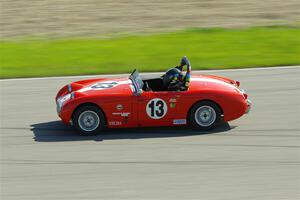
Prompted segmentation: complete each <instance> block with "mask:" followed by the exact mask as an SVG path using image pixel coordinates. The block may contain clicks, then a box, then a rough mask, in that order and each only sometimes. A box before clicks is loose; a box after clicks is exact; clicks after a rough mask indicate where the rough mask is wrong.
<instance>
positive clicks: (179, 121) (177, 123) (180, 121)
mask: <svg viewBox="0 0 300 200" xmlns="http://www.w3.org/2000/svg"><path fill="white" fill-rule="evenodd" d="M173 124H175V125H179V124H186V119H174V120H173Z"/></svg>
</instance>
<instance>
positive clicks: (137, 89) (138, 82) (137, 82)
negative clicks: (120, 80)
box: [129, 69, 144, 95]
mask: <svg viewBox="0 0 300 200" xmlns="http://www.w3.org/2000/svg"><path fill="white" fill-rule="evenodd" d="M129 79H130V80H131V82H132V84H133V87H134V94H136V95H141V94H142V93H143V86H144V82H143V80H142V78H141V76H140V73H139V72H138V71H137V70H136V69H134V70H133V72H132V73H131V74H130V76H129Z"/></svg>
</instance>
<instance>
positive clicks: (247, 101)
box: [246, 99, 252, 113]
mask: <svg viewBox="0 0 300 200" xmlns="http://www.w3.org/2000/svg"><path fill="white" fill-rule="evenodd" d="M246 103H247V106H248V107H247V109H246V113H249V112H250V110H251V107H252V102H251V101H250V100H249V99H247V100H246Z"/></svg>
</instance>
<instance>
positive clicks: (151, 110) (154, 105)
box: [146, 98, 168, 119]
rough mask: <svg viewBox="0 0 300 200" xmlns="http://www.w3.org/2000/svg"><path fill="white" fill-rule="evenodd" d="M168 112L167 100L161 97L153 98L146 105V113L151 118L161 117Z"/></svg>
mask: <svg viewBox="0 0 300 200" xmlns="http://www.w3.org/2000/svg"><path fill="white" fill-rule="evenodd" d="M167 112H168V106H167V104H166V102H165V101H164V100H162V99H160V98H154V99H151V100H150V101H149V102H148V103H147V105H146V113H147V115H148V116H149V117H150V118H151V119H161V118H163V117H164V116H165V115H166V114H167Z"/></svg>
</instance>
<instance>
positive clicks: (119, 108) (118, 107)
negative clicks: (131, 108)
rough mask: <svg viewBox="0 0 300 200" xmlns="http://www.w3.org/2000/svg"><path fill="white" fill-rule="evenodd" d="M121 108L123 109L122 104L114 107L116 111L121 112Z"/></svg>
mask: <svg viewBox="0 0 300 200" xmlns="http://www.w3.org/2000/svg"><path fill="white" fill-rule="evenodd" d="M123 108H124V106H123V105H122V104H118V105H117V106H116V109H117V110H123Z"/></svg>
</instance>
